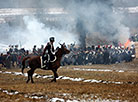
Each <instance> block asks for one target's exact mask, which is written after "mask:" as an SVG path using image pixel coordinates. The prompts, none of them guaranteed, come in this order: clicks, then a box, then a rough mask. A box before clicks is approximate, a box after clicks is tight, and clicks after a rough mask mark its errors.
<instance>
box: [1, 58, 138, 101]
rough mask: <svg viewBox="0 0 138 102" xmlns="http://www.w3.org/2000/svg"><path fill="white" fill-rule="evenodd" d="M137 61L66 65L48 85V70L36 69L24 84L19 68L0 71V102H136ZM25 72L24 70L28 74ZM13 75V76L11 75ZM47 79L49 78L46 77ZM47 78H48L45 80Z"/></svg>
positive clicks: (137, 88)
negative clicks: (32, 80) (56, 78)
mask: <svg viewBox="0 0 138 102" xmlns="http://www.w3.org/2000/svg"><path fill="white" fill-rule="evenodd" d="M137 63H138V61H137V60H135V61H133V62H131V63H121V64H115V65H92V66H65V67H62V68H60V69H59V70H58V74H59V79H58V80H57V82H56V83H51V82H50V80H51V78H52V77H51V76H50V75H52V74H53V73H52V72H51V71H43V70H40V69H37V70H36V72H35V76H34V81H35V83H34V84H32V83H29V84H26V83H25V81H26V79H27V77H26V76H23V75H21V74H19V73H18V75H17V74H16V72H21V69H9V70H7V69H5V68H2V69H1V70H0V101H1V102H5V101H8V102H10V101H11V102H30V101H38V102H46V101H47V102H71V101H73V102H93V101H105V102H106V101H108V102H109V101H111V102H112V101H115V102H118V101H119V102H120V101H129V102H137V101H138V64H137ZM27 70H28V69H25V72H27ZM10 72H12V73H10ZM47 76H49V77H47ZM46 77H47V78H46Z"/></svg>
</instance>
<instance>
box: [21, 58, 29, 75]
mask: <svg viewBox="0 0 138 102" xmlns="http://www.w3.org/2000/svg"><path fill="white" fill-rule="evenodd" d="M29 58H30V57H25V58H23V60H22V66H23V67H22V73H24V72H23V71H24V68H25V61H26V60H27V59H29Z"/></svg>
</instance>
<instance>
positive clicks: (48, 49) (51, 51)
mask: <svg viewBox="0 0 138 102" xmlns="http://www.w3.org/2000/svg"><path fill="white" fill-rule="evenodd" d="M47 55H49V56H50V61H52V60H54V56H55V52H54V46H53V44H52V43H51V42H48V43H47V45H46V47H45V48H44V52H43V56H47Z"/></svg>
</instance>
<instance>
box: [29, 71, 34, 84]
mask: <svg viewBox="0 0 138 102" xmlns="http://www.w3.org/2000/svg"><path fill="white" fill-rule="evenodd" d="M33 74H34V70H31V76H30V77H31V82H32V83H34V81H33Z"/></svg>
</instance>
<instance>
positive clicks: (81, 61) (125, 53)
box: [62, 45, 135, 65]
mask: <svg viewBox="0 0 138 102" xmlns="http://www.w3.org/2000/svg"><path fill="white" fill-rule="evenodd" d="M70 50H71V53H70V54H69V55H65V56H64V58H63V60H62V64H63V65H92V64H115V63H121V62H129V61H132V60H133V59H134V58H135V48H134V46H131V48H129V47H128V48H125V47H124V46H121V47H120V46H118V47H115V46H113V45H103V46H100V45H98V46H94V45H93V46H92V47H87V48H86V49H85V50H84V49H81V48H71V49H70Z"/></svg>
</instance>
